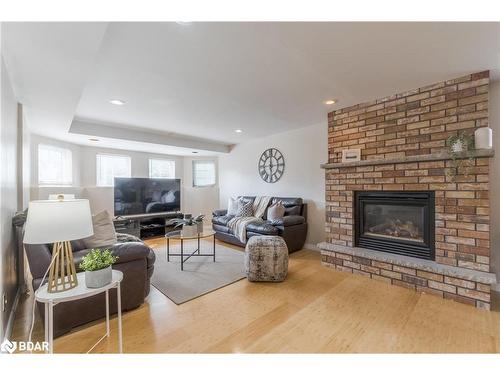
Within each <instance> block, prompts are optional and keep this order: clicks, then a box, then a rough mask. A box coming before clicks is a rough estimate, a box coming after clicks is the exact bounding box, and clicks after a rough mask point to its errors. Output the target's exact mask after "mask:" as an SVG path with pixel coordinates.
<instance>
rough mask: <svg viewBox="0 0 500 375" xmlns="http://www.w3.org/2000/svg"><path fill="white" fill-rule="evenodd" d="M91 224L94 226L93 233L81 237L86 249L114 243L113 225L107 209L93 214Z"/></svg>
mask: <svg viewBox="0 0 500 375" xmlns="http://www.w3.org/2000/svg"><path fill="white" fill-rule="evenodd" d="M92 226H93V227H94V234H93V235H92V236H90V237H87V238H84V239H83V243H84V244H85V247H86V248H87V249H93V248H95V247H101V248H102V247H107V246H112V245H114V244H115V243H116V241H117V240H116V232H115V226H114V225H113V220H112V219H111V215H110V214H109V213H108V211H106V210H105V211H101V212H99V213H98V214H95V215H93V216H92Z"/></svg>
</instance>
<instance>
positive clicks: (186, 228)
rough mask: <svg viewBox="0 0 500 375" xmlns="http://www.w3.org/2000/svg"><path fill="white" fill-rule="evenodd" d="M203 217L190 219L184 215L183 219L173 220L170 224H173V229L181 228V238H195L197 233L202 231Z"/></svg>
mask: <svg viewBox="0 0 500 375" xmlns="http://www.w3.org/2000/svg"><path fill="white" fill-rule="evenodd" d="M204 217H205V215H198V216H196V217H192V216H191V215H189V214H187V215H184V218H183V219H173V220H172V223H174V224H175V227H174V228H178V227H180V226H182V235H183V236H196V235H197V234H198V233H200V232H202V231H203V218H204Z"/></svg>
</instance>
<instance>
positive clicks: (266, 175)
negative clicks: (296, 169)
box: [258, 148, 285, 183]
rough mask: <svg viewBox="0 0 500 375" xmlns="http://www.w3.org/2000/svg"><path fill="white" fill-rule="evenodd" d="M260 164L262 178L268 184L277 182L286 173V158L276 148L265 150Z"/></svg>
mask: <svg viewBox="0 0 500 375" xmlns="http://www.w3.org/2000/svg"><path fill="white" fill-rule="evenodd" d="M258 164H259V165H258V168H259V175H260V177H261V178H262V179H263V180H264V181H266V182H268V183H275V182H277V181H278V180H279V179H280V178H281V176H282V175H283V172H284V171H285V158H284V157H283V155H282V154H281V152H280V151H279V150H277V149H275V148H269V149H267V150H265V151H264V152H263V153H262V155H261V156H260V158H259V163H258Z"/></svg>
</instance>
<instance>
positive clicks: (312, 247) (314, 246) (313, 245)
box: [303, 243, 320, 251]
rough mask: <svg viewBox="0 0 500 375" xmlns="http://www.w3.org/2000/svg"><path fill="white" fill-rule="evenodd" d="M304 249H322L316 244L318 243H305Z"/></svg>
mask: <svg viewBox="0 0 500 375" xmlns="http://www.w3.org/2000/svg"><path fill="white" fill-rule="evenodd" d="M303 249H307V250H314V251H320V249H319V248H318V246H316V244H313V243H305V244H304V246H303Z"/></svg>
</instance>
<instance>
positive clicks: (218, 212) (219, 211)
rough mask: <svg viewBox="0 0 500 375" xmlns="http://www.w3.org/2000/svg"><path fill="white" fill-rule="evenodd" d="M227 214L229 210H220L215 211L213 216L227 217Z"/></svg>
mask: <svg viewBox="0 0 500 375" xmlns="http://www.w3.org/2000/svg"><path fill="white" fill-rule="evenodd" d="M226 214H227V210H225V209H220V210H215V211H214V212H212V216H225V215H226Z"/></svg>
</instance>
